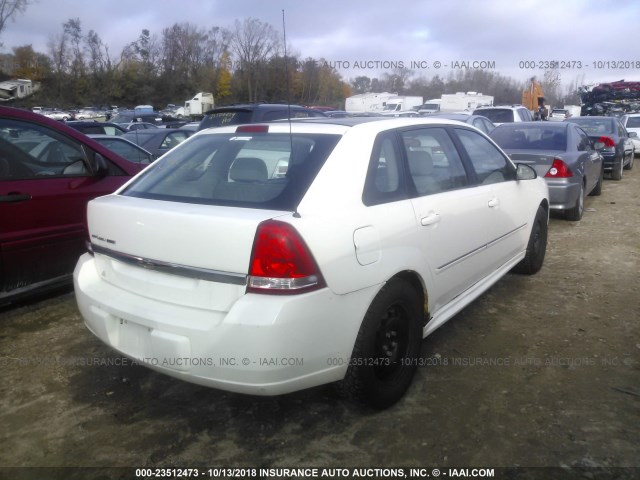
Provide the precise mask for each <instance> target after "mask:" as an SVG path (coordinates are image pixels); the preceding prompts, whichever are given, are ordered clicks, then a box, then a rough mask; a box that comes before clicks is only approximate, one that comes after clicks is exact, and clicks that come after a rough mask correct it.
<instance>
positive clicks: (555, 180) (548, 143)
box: [489, 122, 604, 221]
mask: <svg viewBox="0 0 640 480" xmlns="http://www.w3.org/2000/svg"><path fill="white" fill-rule="evenodd" d="M489 136H490V137H491V138H492V139H493V140H494V141H495V142H496V143H497V144H498V145H500V147H502V149H503V150H504V151H505V152H507V154H509V156H510V157H511V159H512V160H513V161H514V162H518V163H525V164H529V165H530V166H532V167H533V168H534V169H535V170H536V172H537V174H538V175H539V176H541V177H544V179H545V180H546V181H547V184H548V186H549V199H550V203H551V208H552V209H555V210H560V211H562V212H564V215H565V218H566V219H567V220H574V221H575V220H580V219H581V218H582V214H583V212H584V197H585V195H586V194H590V195H600V193H601V191H602V179H603V177H604V164H603V158H602V155H600V153H598V152H597V151H596V150H595V149H594V147H593V144H592V140H590V139H589V136H588V135H587V134H586V133H585V132H584V130H582V129H581V128H580V127H579V126H577V125H575V124H573V123H568V122H562V123H556V122H553V123H552V122H522V123H504V124H502V125H500V126H498V127H496V129H495V130H493V131H492V132H491V133H490V135H489Z"/></svg>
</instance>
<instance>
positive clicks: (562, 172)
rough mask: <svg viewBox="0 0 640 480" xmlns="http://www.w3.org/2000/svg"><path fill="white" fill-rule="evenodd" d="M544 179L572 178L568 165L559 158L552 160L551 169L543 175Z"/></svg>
mask: <svg viewBox="0 0 640 480" xmlns="http://www.w3.org/2000/svg"><path fill="white" fill-rule="evenodd" d="M545 177H546V178H569V177H573V172H572V171H571V169H570V168H569V165H567V164H566V163H564V162H563V161H562V160H560V159H559V158H554V159H553V164H552V165H551V168H550V169H549V171H548V172H547V173H546V175H545Z"/></svg>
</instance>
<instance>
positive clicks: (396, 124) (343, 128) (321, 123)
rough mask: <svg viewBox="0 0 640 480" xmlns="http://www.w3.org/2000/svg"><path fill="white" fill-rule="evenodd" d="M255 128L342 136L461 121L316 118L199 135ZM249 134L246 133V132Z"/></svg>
mask: <svg viewBox="0 0 640 480" xmlns="http://www.w3.org/2000/svg"><path fill="white" fill-rule="evenodd" d="M257 125H262V126H264V127H268V131H269V132H275V133H289V131H292V132H295V133H330V134H331V133H332V134H338V135H342V134H345V133H346V132H347V131H348V130H349V129H351V128H363V129H368V128H370V129H372V130H378V131H384V130H390V129H393V128H403V127H412V126H421V125H425V126H429V125H455V126H462V125H461V123H460V122H457V121H455V120H448V119H437V118H429V117H345V118H331V117H315V118H293V119H291V121H288V120H284V121H277V122H267V123H257V124H256V123H254V124H242V125H229V126H225V127H212V128H208V129H204V130H201V131H200V132H199V134H201V133H205V132H206V133H208V134H215V133H233V132H237V131H238V129H247V128H255V127H256V126H257ZM247 131H249V130H247Z"/></svg>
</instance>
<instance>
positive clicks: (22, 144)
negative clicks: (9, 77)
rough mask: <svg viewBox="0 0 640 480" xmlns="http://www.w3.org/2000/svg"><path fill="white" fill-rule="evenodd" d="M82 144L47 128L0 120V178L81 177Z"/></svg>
mask: <svg viewBox="0 0 640 480" xmlns="http://www.w3.org/2000/svg"><path fill="white" fill-rule="evenodd" d="M84 159H85V154H84V151H83V149H82V146H81V145H80V144H78V143H76V142H74V141H72V140H70V139H68V138H66V137H64V136H63V135H60V134H59V133H57V132H55V131H54V130H50V129H49V128H46V127H43V126H40V125H36V124H32V123H28V122H22V121H19V120H9V119H1V120H0V179H5V180H6V179H17V178H47V177H60V176H84V175H88V174H89V172H88V170H87V168H86V164H85V161H84Z"/></svg>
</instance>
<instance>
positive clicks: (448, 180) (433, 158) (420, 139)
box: [402, 127, 467, 195]
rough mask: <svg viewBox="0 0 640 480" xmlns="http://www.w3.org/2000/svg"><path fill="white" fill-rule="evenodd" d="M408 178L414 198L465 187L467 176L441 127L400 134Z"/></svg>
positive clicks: (449, 139)
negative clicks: (409, 178)
mask: <svg viewBox="0 0 640 480" xmlns="http://www.w3.org/2000/svg"><path fill="white" fill-rule="evenodd" d="M402 140H403V143H404V147H405V151H406V153H407V161H408V164H409V175H410V176H411V179H412V180H413V184H414V186H415V189H416V192H417V193H418V195H429V194H433V193H439V192H445V191H448V190H453V189H456V188H460V187H464V186H465V185H467V175H466V172H465V170H464V167H463V165H462V161H461V160H460V156H459V155H458V151H457V150H456V148H455V146H454V145H453V142H452V141H451V138H450V137H449V135H448V134H447V132H446V130H445V129H444V128H440V127H434V128H420V129H415V130H407V131H404V132H402Z"/></svg>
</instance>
